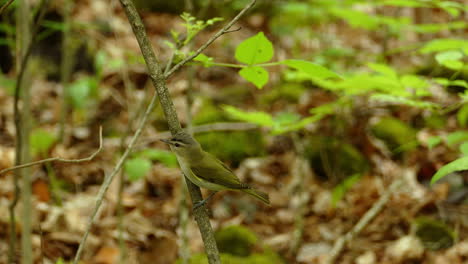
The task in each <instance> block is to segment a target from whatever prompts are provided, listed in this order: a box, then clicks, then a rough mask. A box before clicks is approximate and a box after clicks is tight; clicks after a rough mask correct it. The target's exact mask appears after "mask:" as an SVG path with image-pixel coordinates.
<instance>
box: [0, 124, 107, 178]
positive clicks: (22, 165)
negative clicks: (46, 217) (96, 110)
mask: <svg viewBox="0 0 468 264" xmlns="http://www.w3.org/2000/svg"><path fill="white" fill-rule="evenodd" d="M102 142H103V140H102V127H99V148H98V149H97V150H96V151H95V152H94V153H93V154H91V155H90V156H88V157H86V158H82V159H63V158H60V157H55V158H48V159H43V160H37V161H33V162H29V163H24V164H21V165H18V166H13V167H10V168H6V169H3V170H1V171H0V175H2V174H4V173H7V172H9V171H13V170H17V169H22V168H27V167H32V166H35V165H40V164H43V163H46V162H53V161H58V162H65V163H81V162H85V161H90V160H92V159H94V157H96V155H97V154H98V153H99V152H101V150H102Z"/></svg>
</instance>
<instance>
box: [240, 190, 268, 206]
mask: <svg viewBox="0 0 468 264" xmlns="http://www.w3.org/2000/svg"><path fill="white" fill-rule="evenodd" d="M242 191H243V192H245V193H248V194H250V195H252V196H253V197H255V198H257V199H259V200H261V201H262V202H264V203H266V204H270V198H269V197H268V193H264V192H261V191H257V190H255V189H244V190H242Z"/></svg>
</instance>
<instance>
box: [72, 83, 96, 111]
mask: <svg viewBox="0 0 468 264" xmlns="http://www.w3.org/2000/svg"><path fill="white" fill-rule="evenodd" d="M94 85H96V80H95V79H94V78H88V77H85V78H82V79H80V80H78V81H76V82H74V83H72V84H71V85H70V86H69V87H68V89H69V90H68V91H69V94H68V95H69V97H70V99H71V103H72V105H73V107H76V108H85V107H86V106H87V104H88V99H89V97H90V95H91V91H92V89H93V87H92V86H94Z"/></svg>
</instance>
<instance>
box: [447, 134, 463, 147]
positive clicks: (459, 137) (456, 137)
mask: <svg viewBox="0 0 468 264" xmlns="http://www.w3.org/2000/svg"><path fill="white" fill-rule="evenodd" d="M464 141H468V131H456V132H453V133H450V134H448V135H447V145H449V146H450V147H453V146H454V145H456V144H458V143H461V142H464Z"/></svg>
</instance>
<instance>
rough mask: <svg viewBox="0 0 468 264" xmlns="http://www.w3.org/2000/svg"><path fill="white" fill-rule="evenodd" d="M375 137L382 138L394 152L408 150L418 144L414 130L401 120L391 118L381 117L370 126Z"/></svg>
mask: <svg viewBox="0 0 468 264" xmlns="http://www.w3.org/2000/svg"><path fill="white" fill-rule="evenodd" d="M371 131H372V133H373V134H374V136H376V137H377V138H379V139H381V140H383V141H384V142H385V144H386V145H387V146H388V148H389V149H390V151H392V152H393V153H394V154H397V153H399V152H404V151H409V150H412V149H414V148H415V147H416V146H417V145H418V141H417V139H416V133H417V132H416V130H415V129H414V128H412V127H411V126H409V125H407V124H406V123H404V122H403V121H401V120H399V119H396V118H393V117H385V118H382V119H381V120H380V121H379V122H378V123H376V124H375V125H373V126H372V127H371Z"/></svg>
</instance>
